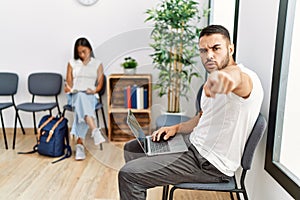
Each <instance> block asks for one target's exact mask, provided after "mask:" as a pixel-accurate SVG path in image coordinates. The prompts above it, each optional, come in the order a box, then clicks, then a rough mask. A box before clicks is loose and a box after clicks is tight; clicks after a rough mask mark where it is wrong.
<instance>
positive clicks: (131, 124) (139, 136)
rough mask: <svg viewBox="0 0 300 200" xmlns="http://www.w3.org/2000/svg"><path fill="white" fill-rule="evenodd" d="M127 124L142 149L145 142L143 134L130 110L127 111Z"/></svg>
mask: <svg viewBox="0 0 300 200" xmlns="http://www.w3.org/2000/svg"><path fill="white" fill-rule="evenodd" d="M127 124H128V126H129V128H130V129H131V131H132V132H133V134H134V136H135V137H136V139H137V140H138V141H140V143H141V144H142V146H143V147H144V145H145V140H146V136H145V133H144V131H143V129H142V127H141V126H140V124H139V123H138V121H137V119H136V118H135V116H134V115H133V113H132V111H131V110H130V109H128V115H127Z"/></svg>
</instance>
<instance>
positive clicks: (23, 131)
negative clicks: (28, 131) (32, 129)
mask: <svg viewBox="0 0 300 200" xmlns="http://www.w3.org/2000/svg"><path fill="white" fill-rule="evenodd" d="M16 116H17V118H18V120H19V123H20V126H21V130H22V133H23V135H25V129H24V127H23V124H22V121H21V118H20V116H19V114H18V112H17V110H16Z"/></svg>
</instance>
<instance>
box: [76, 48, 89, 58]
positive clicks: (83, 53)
mask: <svg viewBox="0 0 300 200" xmlns="http://www.w3.org/2000/svg"><path fill="white" fill-rule="evenodd" d="M77 52H78V56H79V58H80V60H81V61H82V62H85V61H88V60H89V59H90V57H91V50H90V49H89V48H88V47H85V46H78V47H77Z"/></svg>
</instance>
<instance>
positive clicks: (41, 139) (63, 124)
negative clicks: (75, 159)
mask: <svg viewBox="0 0 300 200" xmlns="http://www.w3.org/2000/svg"><path fill="white" fill-rule="evenodd" d="M68 135H69V132H68V120H67V119H66V118H64V117H53V116H51V115H46V116H43V117H42V119H41V120H40V122H39V126H38V135H37V144H36V145H35V146H34V147H33V151H29V152H18V153H19V154H30V153H35V152H38V153H39V154H40V155H44V156H50V157H60V156H63V155H64V156H63V157H62V158H60V159H58V160H56V161H53V162H52V163H56V162H58V161H61V160H63V159H65V158H69V157H71V155H72V150H71V147H70V145H69V136H68Z"/></svg>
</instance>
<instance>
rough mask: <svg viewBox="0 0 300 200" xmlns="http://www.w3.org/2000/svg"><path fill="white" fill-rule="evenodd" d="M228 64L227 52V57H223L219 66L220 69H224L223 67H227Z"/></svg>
mask: <svg viewBox="0 0 300 200" xmlns="http://www.w3.org/2000/svg"><path fill="white" fill-rule="evenodd" d="M228 63H229V52H228V54H227V56H226V57H225V59H224V60H223V61H222V62H221V63H220V66H221V68H220V69H224V68H225V67H227V66H228Z"/></svg>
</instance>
